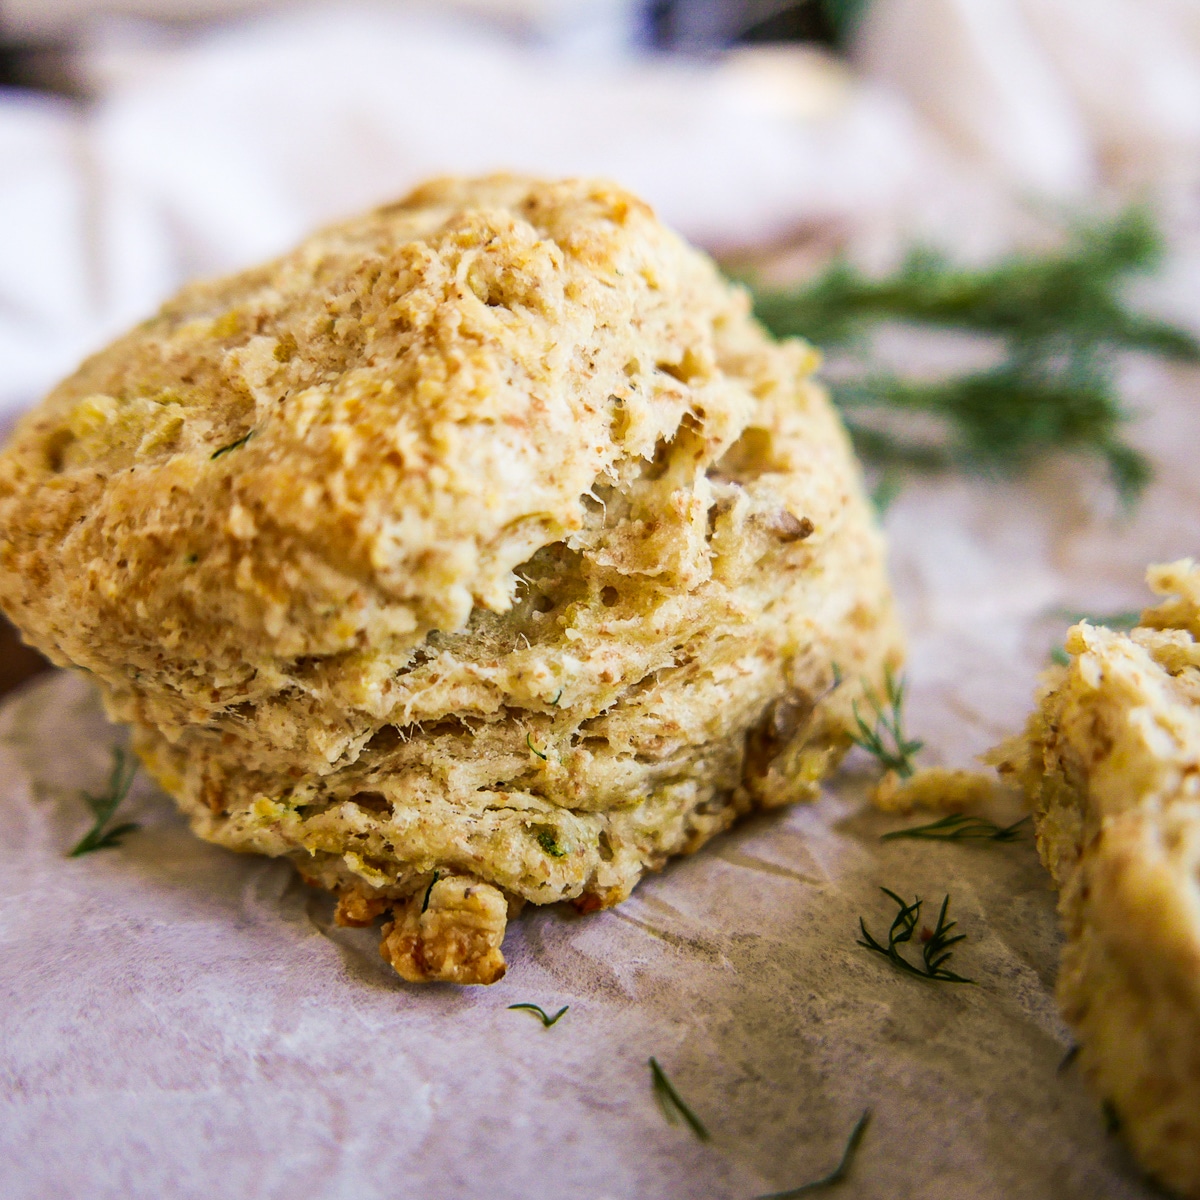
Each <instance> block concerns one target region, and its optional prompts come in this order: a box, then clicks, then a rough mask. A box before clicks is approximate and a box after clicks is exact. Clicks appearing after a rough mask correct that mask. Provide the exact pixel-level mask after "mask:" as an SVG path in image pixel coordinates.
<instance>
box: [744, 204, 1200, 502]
mask: <svg viewBox="0 0 1200 1200" xmlns="http://www.w3.org/2000/svg"><path fill="white" fill-rule="evenodd" d="M1162 251H1163V242H1162V237H1161V235H1160V233H1159V231H1158V228H1157V226H1156V224H1155V222H1154V220H1153V218H1152V217H1151V215H1150V214H1149V212H1148V211H1147V210H1146V209H1144V208H1141V207H1134V208H1130V209H1128V210H1126V211H1125V212H1123V213H1121V214H1119V215H1118V216H1116V217H1114V218H1111V219H1109V220H1103V221H1095V222H1092V223H1090V224H1081V225H1079V226H1077V227H1076V228H1075V229H1074V230H1073V231H1072V233H1071V236H1070V237H1069V238H1068V239H1067V240H1066V243H1065V244H1064V246H1063V247H1062V249H1060V250H1058V251H1055V252H1052V253H1041V254H1035V253H1023V254H1014V255H1011V256H1010V257H1008V258H1006V259H1004V260H1002V261H1000V262H999V263H997V264H995V265H993V266H990V267H985V268H982V269H967V268H960V267H956V266H954V265H952V264H951V263H950V262H948V261H947V259H946V258H945V257H943V256H942V255H940V254H939V253H937V252H935V251H933V250H930V249H916V250H914V251H913V252H912V253H911V254H910V255H909V256H908V258H907V259H906V260H905V262H904V263H903V265H902V266H901V267H900V268H899V270H897V271H896V272H895V273H894V274H892V275H890V276H887V277H884V278H878V279H873V278H869V277H867V276H865V275H863V274H862V273H860V272H859V271H858V270H857V269H855V268H854V267H853V266H851V265H850V264H849V263H848V262H846V261H844V260H841V261H838V262H835V263H834V264H833V265H832V266H830V267H829V268H828V269H827V270H826V271H825V272H824V274H822V275H821V276H820V277H819V278H817V279H816V280H814V281H812V282H810V283H808V284H806V285H803V286H801V287H798V288H793V289H788V290H774V291H773V290H767V289H758V290H757V291H756V294H755V311H756V313H757V315H758V317H759V319H760V320H761V321H762V322H763V324H764V325H766V326H767V328H768V329H770V330H771V331H772V332H773V333H775V334H776V335H778V336H781V337H782V336H788V335H799V336H801V337H804V338H806V339H808V340H809V341H811V342H813V343H814V344H816V345H817V346H820V347H822V348H823V349H837V348H843V349H845V350H846V351H847V355H848V358H849V359H850V364H851V365H852V366H853V367H854V371H853V373H852V374H851V376H850V377H849V378H848V379H845V380H842V381H835V382H834V383H833V384H832V389H831V390H832V392H833V397H834V400H835V402H836V403H837V404H838V405H839V407H841V409H842V411H843V415H844V417H845V419H846V424H847V427H848V428H849V430H850V433H851V436H852V437H853V438H854V441H855V443H856V446H857V448H858V450H859V453H860V454H862V455H863V457H865V458H867V459H871V460H873V461H874V462H875V463H877V464H878V465H880V466H882V467H884V468H888V467H892V468H893V469H894V468H909V469H917V470H925V471H930V470H941V469H945V468H947V467H952V466H958V467H965V468H966V469H969V470H976V471H994V470H999V471H1002V472H1012V471H1015V470H1019V469H1020V468H1023V467H1025V466H1028V465H1029V464H1030V463H1032V462H1033V461H1034V460H1036V459H1038V458H1040V457H1042V456H1044V455H1046V454H1048V453H1051V452H1054V451H1059V450H1073V451H1078V452H1081V453H1085V454H1090V455H1093V456H1098V457H1099V458H1101V459H1102V460H1103V461H1104V462H1105V463H1106V464H1107V466H1108V471H1109V475H1110V478H1111V479H1112V481H1113V483H1114V484H1115V486H1116V487H1117V489H1118V491H1119V492H1120V494H1121V496H1122V497H1123V498H1124V499H1126V500H1127V501H1128V500H1132V499H1135V498H1136V496H1137V495H1138V493H1139V492H1140V491H1141V489H1142V488H1143V487H1144V486H1145V484H1146V482H1147V481H1148V480H1149V478H1150V467H1149V464H1148V463H1147V461H1146V460H1145V458H1144V457H1143V456H1142V455H1141V454H1140V453H1139V452H1138V451H1137V450H1135V449H1134V448H1133V447H1132V446H1130V445H1129V444H1128V443H1127V442H1125V441H1124V440H1123V439H1122V426H1123V425H1124V423H1125V422H1126V421H1127V420H1128V417H1129V413H1128V412H1127V410H1126V409H1125V407H1124V406H1123V404H1122V403H1121V399H1120V396H1119V394H1118V391H1117V384H1116V374H1115V363H1116V358H1117V355H1118V354H1119V353H1121V352H1123V351H1128V350H1135V351H1141V352H1143V353H1148V354H1153V355H1157V356H1160V357H1164V358H1171V359H1177V360H1180V361H1184V362H1193V363H1194V362H1200V342H1197V340H1196V339H1195V338H1194V337H1193V336H1192V335H1191V334H1190V333H1188V332H1187V331H1185V330H1183V329H1179V328H1177V327H1175V326H1173V325H1169V324H1167V323H1165V322H1162V321H1158V320H1155V319H1153V318H1151V317H1147V316H1144V315H1142V314H1140V313H1137V312H1135V311H1133V310H1132V309H1131V308H1130V307H1128V305H1127V304H1126V302H1125V300H1124V297H1123V294H1122V293H1123V288H1124V285H1125V284H1126V282H1127V281H1128V280H1129V278H1130V277H1131V276H1134V275H1137V274H1144V273H1146V272H1148V271H1150V270H1152V269H1153V268H1154V267H1155V266H1156V265H1157V264H1158V263H1159V262H1160V261H1161V258H1162ZM883 322H891V323H902V324H915V325H924V326H937V327H941V328H944V329H950V330H957V331H961V332H965V333H972V334H980V335H988V336H991V337H994V338H997V339H999V341H1000V342H1001V343H1002V347H1003V349H1002V353H1001V354H1000V357H999V361H998V362H996V364H995V365H993V366H990V367H987V368H984V369H981V370H974V371H968V372H965V373H963V374H959V375H952V376H950V377H948V378H944V379H941V380H937V381H933V382H929V381H918V380H914V379H908V378H902V377H900V376H898V375H896V374H894V373H888V372H873V371H871V370H870V369H869V367H868V360H867V350H866V348H865V347H866V342H867V337H868V335H869V333H870V332H871V331H872V330H873V329H874V328H875V327H877V326H878V325H879V324H880V323H883ZM898 412H899V413H904V412H908V413H914V412H915V413H922V414H925V415H926V416H927V417H929V418H932V420H933V424H934V426H935V430H936V432H934V433H932V434H931V435H930V436H926V437H914V436H909V435H905V436H901V435H900V434H898V433H896V432H894V431H893V429H894V427H893V428H889V427H888V424H887V422H888V419H889V417H894V415H895V414H896V413H898Z"/></svg>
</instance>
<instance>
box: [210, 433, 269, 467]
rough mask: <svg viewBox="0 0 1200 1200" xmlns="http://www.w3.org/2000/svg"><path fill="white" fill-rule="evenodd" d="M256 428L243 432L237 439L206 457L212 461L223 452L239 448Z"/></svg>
mask: <svg viewBox="0 0 1200 1200" xmlns="http://www.w3.org/2000/svg"><path fill="white" fill-rule="evenodd" d="M256 432H257V431H256V430H253V429H252V430H250V432H249V433H244V434H242V436H241V437H240V438H238V439H237V441H234V442H230V443H229V444H228V445H227V446H222V447H221V448H220V449H219V450H214V451H213V452H212V453H211V454H210V455H209V456H208V457H209V460H210V461H214V460H216V459H218V458H220V457H221V455H223V454H228V453H229V452H230V451H231V450H237V449H240V448H241V447H242V446H244V445H245V444H246V443H247V442H248V441H249V440H250V439H251V438H252V437H253V436H254V434H255V433H256Z"/></svg>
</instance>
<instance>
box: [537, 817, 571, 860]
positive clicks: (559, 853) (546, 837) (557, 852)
mask: <svg viewBox="0 0 1200 1200" xmlns="http://www.w3.org/2000/svg"><path fill="white" fill-rule="evenodd" d="M533 836H534V837H535V838H536V839H537V844H538V845H539V846H541V848H542V849H543V850H544V851H545V852H546V853H547V854H549V855H550V857H551V858H565V857H566V855H567V852H566V851H565V850H564V849H563V848H562V847H561V846H560V845H559V844H558V838H557V837H555V836H554V830H553V829H548V828H547V827H546V826H545V825H543V826H542V827H541V828H540V829H537V830H535V831H534V835H533Z"/></svg>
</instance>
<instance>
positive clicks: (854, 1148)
mask: <svg viewBox="0 0 1200 1200" xmlns="http://www.w3.org/2000/svg"><path fill="white" fill-rule="evenodd" d="M870 1123H871V1110H870V1109H869V1108H864V1109H863V1113H862V1116H861V1117H859V1118H858V1121H857V1122H856V1123H855V1126H854V1128H853V1129H852V1130H850V1136H849V1138H847V1139H846V1148H845V1149H844V1150H843V1151H842V1158H841V1161H840V1162H839V1163H838V1165H837V1166H836V1167H834V1168H833V1170H832V1171H830V1172H829V1174H828V1175H823V1176H821V1178H820V1179H814V1180H813V1181H812V1182H811V1183H802V1184H801V1185H800V1186H799V1187H796V1188H791V1189H790V1190H789V1191H786V1192H772V1193H771V1194H770V1195H767V1196H758V1197H757V1198H756V1200H795V1197H797V1196H810V1195H812V1193H813V1192H818V1191H820V1190H821V1189H822V1188H827V1187H832V1186H833V1185H834V1184H835V1183H841V1182H842V1180H843V1179H845V1178H846V1176H847V1175H849V1174H850V1167H851V1165H852V1164H853V1162H854V1156H855V1154H857V1153H858V1147H859V1145H860V1143H861V1142H862V1140H863V1137H864V1135H865V1134H866V1132H867V1126H868V1125H869V1124H870Z"/></svg>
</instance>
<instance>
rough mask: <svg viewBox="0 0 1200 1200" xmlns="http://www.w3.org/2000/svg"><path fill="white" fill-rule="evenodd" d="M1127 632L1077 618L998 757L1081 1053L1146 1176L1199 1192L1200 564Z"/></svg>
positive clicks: (1189, 1193) (1178, 576)
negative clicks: (1063, 651)
mask: <svg viewBox="0 0 1200 1200" xmlns="http://www.w3.org/2000/svg"><path fill="white" fill-rule="evenodd" d="M1148 578H1149V583H1150V586H1151V587H1152V588H1153V590H1154V591H1156V592H1157V593H1159V594H1160V595H1162V596H1166V597H1168V599H1167V600H1166V601H1165V602H1164V603H1162V604H1160V605H1159V606H1157V607H1155V608H1150V609H1147V610H1146V611H1145V612H1144V613H1143V614H1142V617H1141V622H1140V624H1139V625H1138V626H1137V627H1136V628H1135V629H1133V630H1132V631H1131V632H1130V633H1128V634H1125V633H1116V632H1113V631H1112V630H1109V629H1105V628H1101V627H1097V626H1092V625H1089V624H1087V623H1082V624H1079V625H1076V626H1075V627H1074V628H1073V629H1072V630H1071V631H1070V633H1069V634H1068V637H1067V642H1066V648H1067V651H1068V652H1069V654H1070V656H1071V661H1070V665H1069V666H1068V667H1066V668H1065V669H1064V668H1056V669H1054V670H1053V671H1052V672H1049V673H1048V674H1047V683H1046V687H1045V689H1044V691H1043V694H1042V695H1041V697H1040V700H1039V705H1038V708H1037V710H1036V711H1035V713H1034V714H1033V716H1032V717H1031V719H1030V722H1029V726H1028V729H1027V732H1026V736H1025V739H1024V744H1023V745H1020V746H1018V745H1010V746H1009V747H1008V748H1007V758H1006V763H1002V764H1001V766H1002V769H1003V767H1004V766H1005V765H1007V766H1008V767H1009V768H1010V770H1011V773H1012V774H1015V775H1017V776H1018V777H1019V778H1021V779H1022V781H1023V783H1024V785H1025V788H1026V791H1027V793H1028V795H1029V798H1030V800H1031V802H1032V805H1033V811H1034V821H1035V824H1036V828H1037V838H1038V848H1039V851H1040V853H1041V856H1042V860H1043V862H1044V863H1045V864H1046V866H1047V867H1048V868H1049V870H1050V872H1051V873H1052V875H1053V876H1054V880H1055V882H1056V883H1057V884H1058V886H1059V888H1060V890H1061V899H1060V913H1061V916H1062V920H1063V926H1064V930H1065V933H1066V938H1067V941H1066V946H1065V948H1064V950H1063V958H1062V968H1061V972H1060V975H1059V981H1058V997H1059V1002H1060V1004H1061V1006H1062V1010H1063V1014H1064V1016H1065V1017H1066V1018H1067V1020H1068V1022H1069V1023H1070V1024H1071V1026H1072V1028H1073V1029H1074V1031H1075V1034H1076V1037H1077V1039H1078V1043H1079V1047H1080V1053H1079V1062H1080V1064H1081V1066H1082V1068H1083V1071H1084V1073H1085V1075H1086V1077H1087V1079H1088V1081H1089V1083H1090V1084H1091V1086H1092V1088H1093V1090H1094V1092H1095V1093H1096V1095H1097V1097H1098V1098H1099V1099H1100V1100H1101V1101H1102V1102H1103V1104H1104V1107H1105V1110H1106V1112H1107V1113H1108V1114H1109V1116H1110V1119H1111V1120H1112V1122H1113V1123H1114V1124H1115V1125H1116V1126H1117V1127H1119V1129H1120V1130H1121V1133H1122V1135H1123V1136H1124V1137H1125V1139H1126V1140H1127V1141H1128V1143H1129V1145H1130V1147H1131V1148H1132V1149H1133V1151H1134V1153H1135V1154H1136V1155H1137V1157H1138V1159H1139V1161H1140V1162H1141V1164H1142V1166H1143V1167H1144V1168H1145V1169H1146V1170H1147V1171H1148V1172H1150V1173H1151V1174H1152V1175H1153V1176H1154V1177H1155V1178H1157V1179H1158V1180H1160V1181H1161V1182H1162V1183H1164V1184H1166V1185H1167V1186H1168V1187H1170V1188H1172V1189H1174V1190H1175V1191H1176V1192H1178V1193H1179V1194H1180V1195H1182V1196H1186V1197H1189V1198H1192V1200H1196V1198H1200V567H1198V566H1197V565H1196V564H1195V563H1194V562H1192V561H1190V560H1186V561H1182V562H1177V563H1172V564H1168V565H1166V566H1158V567H1152V568H1151V569H1150V571H1149V576H1148Z"/></svg>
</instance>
